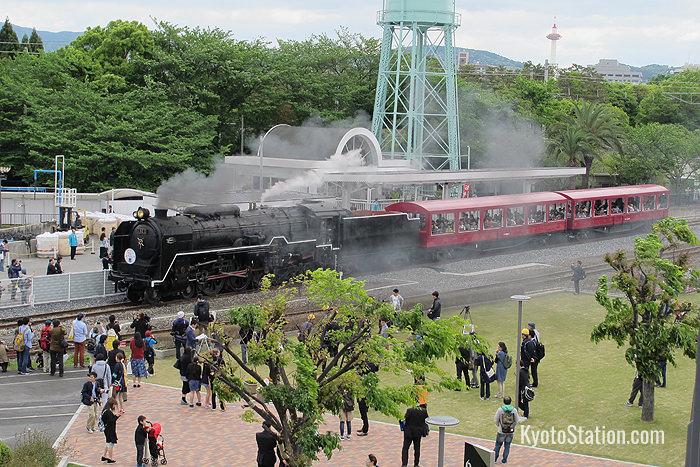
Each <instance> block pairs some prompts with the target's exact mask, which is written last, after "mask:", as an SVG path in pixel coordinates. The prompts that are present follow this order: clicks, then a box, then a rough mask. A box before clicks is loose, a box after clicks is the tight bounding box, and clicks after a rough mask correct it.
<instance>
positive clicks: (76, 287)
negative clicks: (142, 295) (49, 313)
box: [0, 269, 123, 309]
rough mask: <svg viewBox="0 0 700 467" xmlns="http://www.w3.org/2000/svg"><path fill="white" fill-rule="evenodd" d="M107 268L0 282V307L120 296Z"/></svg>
mask: <svg viewBox="0 0 700 467" xmlns="http://www.w3.org/2000/svg"><path fill="white" fill-rule="evenodd" d="M108 275H109V271H108V270H106V269H103V270H99V271H88V272H73V273H70V274H54V275H51V276H34V277H32V276H26V277H21V278H19V279H4V280H2V281H0V309H2V308H12V307H18V306H34V305H42V304H46V303H56V302H68V301H71V300H79V299H85V298H99V297H106V296H110V295H122V294H123V292H116V291H115V288H114V283H113V282H111V281H110V280H109V279H108Z"/></svg>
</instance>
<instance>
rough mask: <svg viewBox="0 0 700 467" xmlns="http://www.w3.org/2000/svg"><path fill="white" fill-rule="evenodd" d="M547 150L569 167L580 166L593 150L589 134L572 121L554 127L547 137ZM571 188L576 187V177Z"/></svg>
mask: <svg viewBox="0 0 700 467" xmlns="http://www.w3.org/2000/svg"><path fill="white" fill-rule="evenodd" d="M547 152H548V153H549V154H550V155H552V156H553V157H554V158H555V159H556V160H557V161H558V162H559V163H564V164H566V165H568V166H569V167H580V166H581V165H582V164H583V163H584V156H585V155H586V154H588V153H590V152H591V141H590V137H589V135H587V134H586V132H584V131H583V130H582V129H581V128H579V127H578V126H576V125H573V124H572V123H571V122H569V123H568V124H565V125H560V126H559V127H556V128H554V130H553V131H552V135H551V136H550V137H549V138H548V139H547ZM571 183H572V186H571V188H575V187H576V179H575V178H573V179H572V182H571Z"/></svg>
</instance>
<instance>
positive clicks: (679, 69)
mask: <svg viewBox="0 0 700 467" xmlns="http://www.w3.org/2000/svg"><path fill="white" fill-rule="evenodd" d="M688 70H693V71H697V70H700V64H698V63H686V64H685V65H683V66H679V67H676V68H671V69H670V70H669V71H668V73H669V74H671V75H675V74H676V73H682V72H684V71H688Z"/></svg>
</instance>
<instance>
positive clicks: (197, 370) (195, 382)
mask: <svg viewBox="0 0 700 467" xmlns="http://www.w3.org/2000/svg"><path fill="white" fill-rule="evenodd" d="M187 383H188V385H189V387H190V392H189V394H188V396H189V399H190V401H189V402H190V407H194V396H195V394H196V395H197V406H199V407H201V405H202V395H201V393H200V392H199V390H200V388H201V385H202V367H201V365H200V364H199V357H197V356H194V357H192V363H190V364H189V365H187Z"/></svg>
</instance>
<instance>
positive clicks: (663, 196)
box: [659, 193, 668, 209]
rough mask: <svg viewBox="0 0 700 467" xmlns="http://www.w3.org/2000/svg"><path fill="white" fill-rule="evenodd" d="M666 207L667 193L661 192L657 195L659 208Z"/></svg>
mask: <svg viewBox="0 0 700 467" xmlns="http://www.w3.org/2000/svg"><path fill="white" fill-rule="evenodd" d="M667 207H668V195H667V194H666V193H663V194H661V195H659V209H666V208H667Z"/></svg>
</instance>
